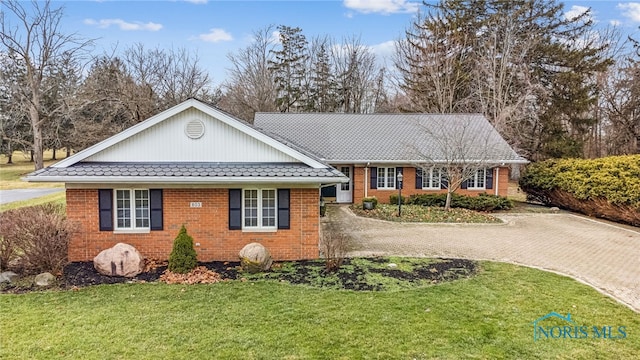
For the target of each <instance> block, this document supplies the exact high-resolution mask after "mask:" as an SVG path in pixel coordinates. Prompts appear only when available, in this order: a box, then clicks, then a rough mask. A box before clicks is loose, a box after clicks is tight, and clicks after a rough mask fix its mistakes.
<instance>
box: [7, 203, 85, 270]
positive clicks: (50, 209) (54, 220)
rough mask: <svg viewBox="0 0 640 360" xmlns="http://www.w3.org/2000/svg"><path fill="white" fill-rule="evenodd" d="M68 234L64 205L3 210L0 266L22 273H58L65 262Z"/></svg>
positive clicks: (69, 229) (68, 226)
mask: <svg viewBox="0 0 640 360" xmlns="http://www.w3.org/2000/svg"><path fill="white" fill-rule="evenodd" d="M71 234H72V228H71V225H70V224H69V223H68V222H67V220H66V217H65V213H64V206H63V205H60V204H43V205H38V206H29V207H24V208H18V209H13V210H8V211H5V212H3V213H2V216H1V217H0V268H1V269H13V270H16V271H17V272H22V273H25V274H37V273H42V272H50V273H53V274H56V273H59V272H61V271H62V268H63V267H64V266H65V265H66V264H67V250H68V247H69V239H70V238H71Z"/></svg>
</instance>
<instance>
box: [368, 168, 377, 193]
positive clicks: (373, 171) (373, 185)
mask: <svg viewBox="0 0 640 360" xmlns="http://www.w3.org/2000/svg"><path fill="white" fill-rule="evenodd" d="M369 170H370V171H371V179H370V180H371V184H369V185H370V187H369V188H370V189H377V188H378V168H377V167H375V166H374V167H370V168H369Z"/></svg>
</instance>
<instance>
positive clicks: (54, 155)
mask: <svg viewBox="0 0 640 360" xmlns="http://www.w3.org/2000/svg"><path fill="white" fill-rule="evenodd" d="M51 160H58V159H56V148H55V147H54V148H53V157H52V158H51Z"/></svg>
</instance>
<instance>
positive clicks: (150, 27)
mask: <svg viewBox="0 0 640 360" xmlns="http://www.w3.org/2000/svg"><path fill="white" fill-rule="evenodd" d="M84 23H85V24H86V25H93V26H97V27H99V28H101V29H106V28H108V27H110V26H111V25H115V26H117V27H119V28H120V30H124V31H138V30H146V31H158V30H160V29H162V24H156V23H154V22H148V23H146V24H145V23H142V22H140V21H136V22H126V21H124V20H122V19H100V20H94V19H84Z"/></svg>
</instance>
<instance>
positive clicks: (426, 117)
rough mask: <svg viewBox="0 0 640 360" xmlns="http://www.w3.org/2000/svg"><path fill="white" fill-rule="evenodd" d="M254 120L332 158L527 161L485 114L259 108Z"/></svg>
mask: <svg viewBox="0 0 640 360" xmlns="http://www.w3.org/2000/svg"><path fill="white" fill-rule="evenodd" d="M254 126H256V127H258V128H260V129H262V130H264V131H267V132H271V133H275V134H278V135H280V136H281V137H284V138H286V139H289V140H290V141H291V142H293V143H295V144H298V145H299V146H301V147H303V148H305V149H307V150H308V151H310V152H312V153H314V154H316V155H317V156H318V157H319V158H321V159H322V160H324V161H327V162H329V163H347V162H351V163H366V162H371V163H375V162H379V163H380V162H381V163H384V162H399V163H402V162H406V163H415V162H449V161H452V160H459V161H483V162H495V163H526V162H527V160H526V159H524V158H522V157H521V156H519V155H518V154H517V153H516V152H515V151H514V150H513V149H512V148H511V146H509V144H508V143H507V142H506V141H505V140H504V139H503V138H502V136H500V134H499V133H498V132H497V131H496V130H495V128H494V127H493V126H492V125H491V124H490V123H489V121H488V120H487V119H486V118H485V117H484V116H482V115H480V114H333V113H257V114H256V115H255V121H254ZM452 158H455V159H452Z"/></svg>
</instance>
